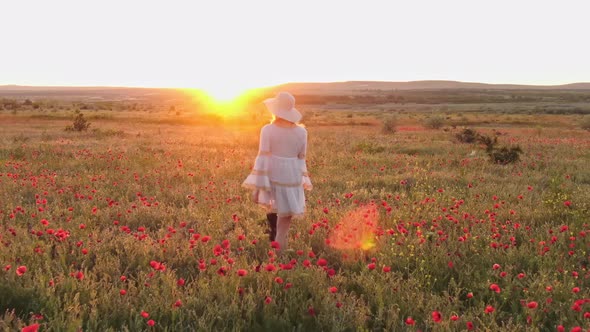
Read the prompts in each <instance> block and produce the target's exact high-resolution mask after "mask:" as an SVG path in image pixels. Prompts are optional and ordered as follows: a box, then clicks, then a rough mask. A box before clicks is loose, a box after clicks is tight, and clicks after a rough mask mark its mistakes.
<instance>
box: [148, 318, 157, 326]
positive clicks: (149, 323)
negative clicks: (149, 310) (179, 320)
mask: <svg viewBox="0 0 590 332" xmlns="http://www.w3.org/2000/svg"><path fill="white" fill-rule="evenodd" d="M147 325H149V326H154V325H156V322H154V320H153V319H150V320H148V321H147Z"/></svg>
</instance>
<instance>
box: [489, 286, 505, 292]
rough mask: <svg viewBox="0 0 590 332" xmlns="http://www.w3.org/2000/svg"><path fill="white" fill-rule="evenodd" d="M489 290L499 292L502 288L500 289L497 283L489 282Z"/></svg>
mask: <svg viewBox="0 0 590 332" xmlns="http://www.w3.org/2000/svg"><path fill="white" fill-rule="evenodd" d="M490 290H492V291H494V292H496V293H500V292H501V291H502V290H501V289H500V286H498V285H497V284H491V285H490Z"/></svg>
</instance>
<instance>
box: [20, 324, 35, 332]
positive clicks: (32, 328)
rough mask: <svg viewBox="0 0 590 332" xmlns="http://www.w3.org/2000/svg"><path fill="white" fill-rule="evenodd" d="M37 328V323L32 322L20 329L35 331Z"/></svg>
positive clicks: (28, 331) (23, 331) (25, 331)
mask: <svg viewBox="0 0 590 332" xmlns="http://www.w3.org/2000/svg"><path fill="white" fill-rule="evenodd" d="M38 330H39V324H33V325H29V326H25V327H23V328H22V329H21V332H37V331H38Z"/></svg>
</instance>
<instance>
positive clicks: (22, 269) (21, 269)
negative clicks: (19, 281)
mask: <svg viewBox="0 0 590 332" xmlns="http://www.w3.org/2000/svg"><path fill="white" fill-rule="evenodd" d="M25 272H27V267H26V266H24V265H22V266H19V267H17V268H16V275H18V276H22V275H23V274H25Z"/></svg>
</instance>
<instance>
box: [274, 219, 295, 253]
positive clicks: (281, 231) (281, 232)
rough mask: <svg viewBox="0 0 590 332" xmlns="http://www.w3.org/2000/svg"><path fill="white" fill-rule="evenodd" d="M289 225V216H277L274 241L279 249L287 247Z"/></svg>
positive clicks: (282, 249)
mask: <svg viewBox="0 0 590 332" xmlns="http://www.w3.org/2000/svg"><path fill="white" fill-rule="evenodd" d="M289 227H291V216H288V217H279V219H278V221H277V236H276V239H275V240H276V241H277V242H278V243H279V245H280V246H281V247H280V249H279V250H280V251H281V252H282V251H284V250H285V249H287V241H288V233H289Z"/></svg>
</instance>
